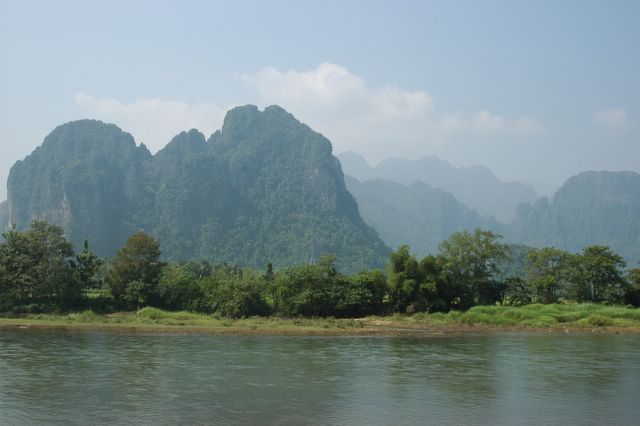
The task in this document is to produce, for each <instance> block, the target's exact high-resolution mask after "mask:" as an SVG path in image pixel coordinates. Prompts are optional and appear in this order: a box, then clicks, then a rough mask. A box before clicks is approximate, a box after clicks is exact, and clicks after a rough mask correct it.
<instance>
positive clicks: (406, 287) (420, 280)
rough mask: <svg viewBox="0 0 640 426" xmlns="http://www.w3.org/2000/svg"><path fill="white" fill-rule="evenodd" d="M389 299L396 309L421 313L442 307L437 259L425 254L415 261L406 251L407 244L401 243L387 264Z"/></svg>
mask: <svg viewBox="0 0 640 426" xmlns="http://www.w3.org/2000/svg"><path fill="white" fill-rule="evenodd" d="M388 272H389V281H388V285H389V302H390V303H391V306H392V308H393V310H394V311H396V312H403V313H404V312H407V313H413V312H421V311H427V310H432V309H447V308H446V307H444V305H446V302H443V300H444V299H446V296H444V299H443V294H441V293H438V290H444V286H443V285H442V279H441V275H442V268H440V265H439V262H438V259H437V258H435V257H433V256H427V257H425V258H424V259H422V260H421V261H420V262H418V261H417V260H416V258H415V256H413V255H411V254H410V252H409V246H406V245H405V246H401V247H399V248H398V250H397V251H395V252H393V253H391V257H390V261H389V265H388Z"/></svg>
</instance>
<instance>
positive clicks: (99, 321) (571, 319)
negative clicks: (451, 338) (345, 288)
mask: <svg viewBox="0 0 640 426" xmlns="http://www.w3.org/2000/svg"><path fill="white" fill-rule="evenodd" d="M3 326H4V327H15V326H19V327H65V328H74V329H83V328H84V329H105V330H120V331H127V330H129V331H149V332H205V333H221V334H229V333H236V334H294V335H295V334H299V335H316V334H317V335H323V334H326V335H336V334H350V335H356V334H398V333H407V332H412V333H424V332H431V331H436V332H437V331H443V332H447V331H466V330H482V329H491V330H513V329H518V330H540V329H545V330H546V329H553V330H565V329H570V330H576V331H580V330H584V331H590V330H593V329H597V330H601V331H619V330H625V331H630V332H640V309H636V308H627V307H621V306H605V305H596V304H566V305H565V304H555V305H540V304H535V305H528V306H523V307H511V306H477V307H475V308H472V309H469V310H468V311H466V312H458V311H452V312H448V313H431V314H428V313H418V314H415V315H412V316H407V315H400V314H396V315H393V316H388V317H367V318H363V319H357V320H354V319H335V318H280V317H252V318H244V319H239V320H233V319H229V318H221V317H219V316H216V315H204V314H196V313H192V312H169V311H163V310H161V309H157V308H151V307H147V308H144V309H141V310H139V311H137V312H119V313H114V314H108V315H98V314H95V313H94V312H92V311H83V312H77V313H70V314H66V315H50V314H33V315H26V316H23V317H19V318H0V327H3Z"/></svg>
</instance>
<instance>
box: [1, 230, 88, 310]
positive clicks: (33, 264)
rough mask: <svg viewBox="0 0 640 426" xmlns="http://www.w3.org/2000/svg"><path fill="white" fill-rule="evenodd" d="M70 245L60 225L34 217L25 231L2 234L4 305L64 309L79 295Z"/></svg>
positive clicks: (75, 300)
mask: <svg viewBox="0 0 640 426" xmlns="http://www.w3.org/2000/svg"><path fill="white" fill-rule="evenodd" d="M73 257H74V252H73V247H72V245H71V243H70V242H69V241H67V240H66V239H65V237H64V232H63V230H62V228H60V227H59V226H56V225H50V224H48V223H47V222H41V221H34V222H33V223H32V224H31V227H30V228H29V229H28V230H27V231H25V232H18V231H15V230H12V231H9V232H6V233H5V234H4V241H3V242H2V243H1V244H0V275H1V277H0V295H2V299H3V302H4V303H3V304H4V305H5V306H4V307H3V308H8V307H10V306H6V305H13V306H16V305H26V304H38V305H40V306H41V307H45V308H60V309H67V308H70V307H73V306H76V305H77V304H78V303H79V301H80V300H81V299H82V297H83V293H84V290H85V287H84V283H82V282H80V281H79V280H78V278H77V275H76V274H75V268H76V264H75V262H74V259H73Z"/></svg>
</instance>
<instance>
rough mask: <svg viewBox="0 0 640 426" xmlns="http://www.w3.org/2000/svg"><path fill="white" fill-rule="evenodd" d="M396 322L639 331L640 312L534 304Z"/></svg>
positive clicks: (420, 316) (397, 318)
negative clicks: (632, 329)
mask: <svg viewBox="0 0 640 426" xmlns="http://www.w3.org/2000/svg"><path fill="white" fill-rule="evenodd" d="M392 320H393V321H398V322H403V323H408V324H419V325H429V326H465V325H474V326H478V325H484V326H490V327H514V328H534V329H536V328H551V329H558V328H569V329H578V330H579V329H590V328H594V327H616V328H635V329H640V309H637V308H627V307H620V306H606V305H599V304H594V303H583V304H551V305H543V304H539V303H537V304H532V305H527V306H521V307H513V306H475V307H473V308H471V309H469V310H468V311H466V312H460V311H451V312H448V313H431V314H430V313H420V314H415V315H413V316H403V315H396V316H394V317H393V318H392Z"/></svg>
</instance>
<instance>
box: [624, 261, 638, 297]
mask: <svg viewBox="0 0 640 426" xmlns="http://www.w3.org/2000/svg"><path fill="white" fill-rule="evenodd" d="M627 279H628V285H627V289H626V292H625V295H624V301H625V303H627V304H629V305H633V306H640V268H635V269H631V270H630V271H629V272H627Z"/></svg>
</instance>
